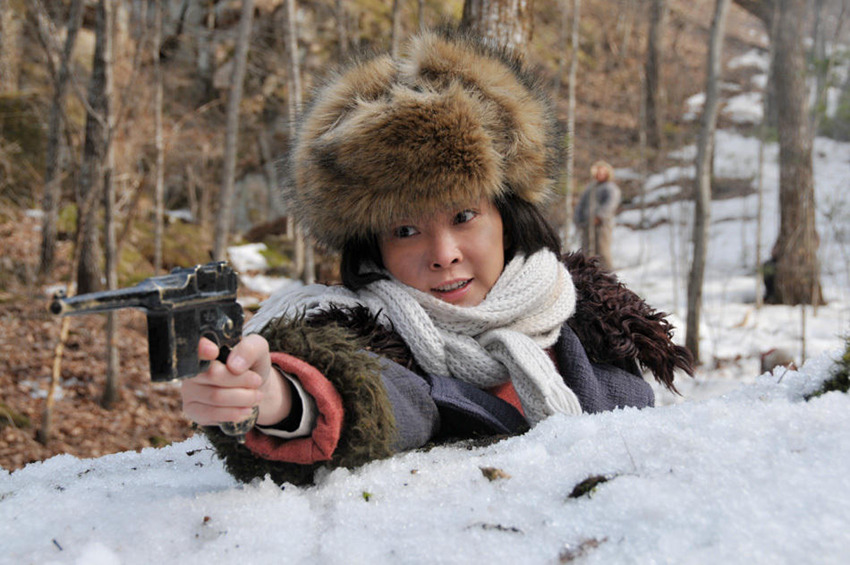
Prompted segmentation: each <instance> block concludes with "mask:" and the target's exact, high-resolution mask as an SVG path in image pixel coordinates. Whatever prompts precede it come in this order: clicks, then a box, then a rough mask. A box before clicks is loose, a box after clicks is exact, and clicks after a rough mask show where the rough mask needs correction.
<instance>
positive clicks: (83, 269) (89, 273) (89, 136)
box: [77, 0, 112, 294]
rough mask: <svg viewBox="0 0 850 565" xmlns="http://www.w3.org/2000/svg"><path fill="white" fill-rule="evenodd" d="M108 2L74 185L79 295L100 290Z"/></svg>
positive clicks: (101, 13)
mask: <svg viewBox="0 0 850 565" xmlns="http://www.w3.org/2000/svg"><path fill="white" fill-rule="evenodd" d="M107 3H108V0H99V2H98V4H97V8H96V12H97V14H96V16H97V21H96V31H95V48H94V61H93V63H92V75H91V78H90V79H89V88H88V108H89V109H88V112H87V114H86V138H85V144H84V147H83V161H82V166H81V167H80V175H79V182H78V184H77V209H78V216H77V232H78V238H77V241H79V244H80V261H79V265H78V266H77V291H78V292H79V293H80V294H85V293H87V292H94V291H97V290H100V288H101V280H100V279H101V276H102V272H103V271H102V269H101V264H100V261H101V258H102V251H101V250H102V247H101V244H100V238H99V236H98V225H97V211H98V206H97V203H98V202H99V201H100V199H101V197H102V196H103V169H104V163H105V159H106V146H107V137H108V136H109V131H108V127H109V125H108V124H107V122H106V116H107V113H108V109H109V102H110V101H109V100H108V98H107V82H109V81H110V80H111V78H110V76H109V75H110V73H111V68H109V64H110V63H111V53H108V52H107V50H109V49H111V37H110V36H109V35H108V34H111V29H112V27H111V24H110V21H109V20H110V18H108V17H107V15H108V14H110V13H111V10H110V8H111V5H110V6H107V5H106V4H107Z"/></svg>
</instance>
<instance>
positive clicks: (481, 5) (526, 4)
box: [461, 0, 534, 54]
mask: <svg viewBox="0 0 850 565" xmlns="http://www.w3.org/2000/svg"><path fill="white" fill-rule="evenodd" d="M533 13H534V1H533V0H466V1H465V2H464V3H463V18H462V19H461V27H462V28H464V29H468V30H470V31H472V32H473V33H476V34H478V35H480V36H481V37H486V38H488V39H492V40H493V41H495V42H496V43H497V44H498V45H503V46H505V47H508V48H510V49H514V50H515V51H516V52H517V53H520V54H521V53H523V51H524V50H525V47H526V45H528V43H529V42H530V41H531V36H532V33H533V31H534V25H533V22H534V20H533Z"/></svg>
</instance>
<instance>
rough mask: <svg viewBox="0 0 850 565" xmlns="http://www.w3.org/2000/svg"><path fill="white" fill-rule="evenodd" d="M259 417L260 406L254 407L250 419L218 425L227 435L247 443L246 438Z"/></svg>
mask: <svg viewBox="0 0 850 565" xmlns="http://www.w3.org/2000/svg"><path fill="white" fill-rule="evenodd" d="M259 415H260V408H259V407H258V406H254V410H253V411H252V412H251V415H250V416H249V417H248V418H246V419H244V420H242V421H241V422H222V423H220V424H219V425H218V427H219V428H221V431H222V432H224V433H225V434H226V435H229V436H231V437H233V438H236V441H237V442H239V443H245V436H246V435H247V434H248V432H249V431H250V430H251V428H253V427H254V424H256V423H257V416H259Z"/></svg>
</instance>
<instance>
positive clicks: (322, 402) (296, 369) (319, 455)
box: [245, 353, 345, 465]
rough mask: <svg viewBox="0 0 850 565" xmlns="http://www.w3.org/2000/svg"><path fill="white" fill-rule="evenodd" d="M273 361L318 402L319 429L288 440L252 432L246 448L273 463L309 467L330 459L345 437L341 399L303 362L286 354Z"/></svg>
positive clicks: (257, 431)
mask: <svg viewBox="0 0 850 565" xmlns="http://www.w3.org/2000/svg"><path fill="white" fill-rule="evenodd" d="M271 359H272V363H273V364H275V365H277V366H278V367H280V368H281V369H282V370H284V371H285V372H287V373H290V374H291V375H294V376H295V377H296V378H297V379H298V381H299V382H300V383H301V386H303V387H304V390H305V391H307V392H308V393H309V394H310V396H312V397H313V398H314V399H315V401H316V412H317V414H316V427H315V428H314V429H313V433H312V434H311V435H310V436H307V437H303V438H297V439H289V440H285V439H281V438H278V437H274V436H270V435H266V434H264V433H262V432H261V431H259V430H251V431H250V432H248V436H247V437H246V439H245V446H246V447H248V449H250V450H251V451H252V452H253V453H254V454H256V455H259V456H260V457H262V458H264V459H270V460H272V461H286V462H288V463H298V464H301V465H308V464H310V463H316V462H318V461H328V460H330V459H331V457H332V456H333V453H334V450H335V449H336V446H337V444H338V443H339V438H340V435H341V434H342V423H343V418H344V415H345V412H344V410H343V407H342V397H341V396H340V395H339V393H338V392H337V390H336V389H335V388H334V386H333V385H332V384H331V382H330V381H329V380H328V379H326V378H325V376H324V375H323V374H322V373H320V372H319V370H318V369H316V368H315V367H313V366H312V365H310V364H308V363H305V362H304V361H302V360H301V359H298V358H296V357H293V356H291V355H288V354H286V353H272V354H271Z"/></svg>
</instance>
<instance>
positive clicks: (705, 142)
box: [685, 0, 730, 362]
mask: <svg viewBox="0 0 850 565" xmlns="http://www.w3.org/2000/svg"><path fill="white" fill-rule="evenodd" d="M729 1H730V0H717V2H716V4H715V8H714V19H713V20H712V22H711V40H710V43H709V49H708V63H707V65H706V67H707V68H706V86H705V92H706V96H705V106H704V108H703V114H702V122H701V126H700V135H699V141H698V143H697V162H696V180H697V186H696V190H695V194H694V196H695V198H694V201H695V207H694V231H693V259H692V262H691V271H690V276H689V277H688V319H687V329H686V334H685V347H687V348H688V349H689V350H690V351H691V353H692V354H693V356H694V360H695V361H697V362H699V359H700V357H699V353H700V352H699V324H700V317H701V312H702V286H703V280H704V279H705V263H706V256H707V254H708V230H709V226H710V225H711V178H712V168H713V167H712V158H713V156H714V132H715V127H716V124H717V111H718V98H719V97H718V83H719V82H720V72H721V56H722V54H723V39H724V36H725V33H726V15H727V14H728V12H729Z"/></svg>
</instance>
